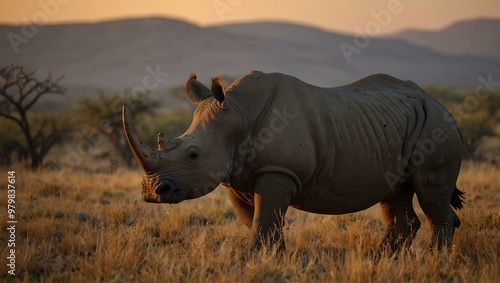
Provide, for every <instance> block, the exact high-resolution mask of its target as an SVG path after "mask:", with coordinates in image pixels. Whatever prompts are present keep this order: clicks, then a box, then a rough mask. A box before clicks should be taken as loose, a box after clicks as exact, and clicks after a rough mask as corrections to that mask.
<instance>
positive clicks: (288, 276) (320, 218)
mask: <svg viewBox="0 0 500 283" xmlns="http://www.w3.org/2000/svg"><path fill="white" fill-rule="evenodd" d="M9 169H10V168H9ZM16 178H17V192H16V216H17V220H18V223H17V226H16V276H15V277H14V276H11V275H9V274H8V273H7V271H8V267H7V265H6V264H1V265H0V281H2V282H5V281H8V282H200V281H202V282H345V281H349V282H388V281H390V282H500V208H499V205H498V204H499V203H500V168H499V167H495V166H493V165H489V164H484V163H465V164H464V165H463V169H462V172H461V174H460V177H459V181H458V187H459V188H460V189H462V190H464V191H465V192H466V197H467V199H466V202H467V203H466V205H465V206H464V209H463V210H461V211H458V215H459V216H460V218H461V219H462V226H461V227H460V228H459V229H457V232H456V237H455V241H454V248H453V250H452V251H450V252H445V253H437V252H431V251H430V250H429V249H428V246H429V237H430V229H429V227H428V225H427V224H428V223H427V221H426V220H425V216H424V215H423V213H422V211H421V210H419V209H417V214H418V215H419V217H420V219H421V220H422V229H420V231H419V233H418V235H417V238H416V239H415V241H414V243H413V245H412V247H411V248H410V249H409V250H408V251H402V252H401V253H399V254H397V255H396V256H389V255H382V256H380V257H377V258H375V256H373V255H372V254H371V250H372V249H374V248H375V247H376V246H377V244H378V242H379V241H380V239H381V237H382V234H383V231H384V228H385V227H384V224H383V222H382V216H381V213H380V211H379V208H378V207H377V206H375V207H372V208H370V209H367V210H365V211H362V212H359V213H356V214H349V215H340V216H324V215H315V214H310V213H305V212H300V211H298V210H294V209H290V210H289V211H288V213H287V218H286V223H287V225H286V231H285V240H286V243H287V250H286V251H285V252H284V253H283V254H282V255H276V251H265V250H263V251H260V252H256V253H251V252H249V251H248V249H247V246H246V245H247V243H248V238H247V235H248V231H247V229H246V227H245V226H244V225H243V224H242V223H241V222H240V220H239V219H237V217H236V215H235V212H234V209H233V208H232V206H231V204H230V202H229V200H228V198H227V197H226V195H225V191H224V190H223V189H217V190H215V191H214V192H213V193H211V194H209V195H208V196H205V197H203V198H200V199H197V200H191V201H185V202H183V203H181V204H178V205H166V204H148V203H145V202H143V201H142V200H141V196H140V183H141V172H139V171H127V170H120V171H118V172H116V173H115V174H112V175H111V174H105V173H94V174H91V173H87V172H57V171H56V172H52V171H35V172H32V171H28V170H26V169H22V168H19V169H18V170H16ZM4 179H5V180H6V179H7V176H6V174H5V178H4ZM4 184H6V181H5V182H4ZM4 184H2V186H5V185H4ZM2 191H3V192H5V191H6V190H5V189H4V190H2ZM6 202H7V197H6V194H5V193H3V194H2V198H1V199H0V203H1V204H2V207H5V206H6ZM415 204H416V206H418V204H417V202H416V201H415ZM2 215H4V214H2ZM4 219H5V218H4ZM0 226H1V229H2V231H6V229H7V223H6V220H5V221H2V222H1V223H0ZM1 237H2V241H1V242H2V243H3V244H2V247H1V258H3V259H4V260H3V262H5V259H6V257H7V255H8V248H7V244H6V243H7V240H8V235H7V233H5V232H4V233H2V236H1Z"/></svg>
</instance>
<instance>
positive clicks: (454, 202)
mask: <svg viewBox="0 0 500 283" xmlns="http://www.w3.org/2000/svg"><path fill="white" fill-rule="evenodd" d="M464 198H465V197H464V192H462V191H461V190H459V189H458V188H457V187H455V189H454V190H453V194H452V195H451V200H450V204H451V206H452V207H453V208H454V209H462V208H463V207H464V203H465V202H464V201H463V200H464Z"/></svg>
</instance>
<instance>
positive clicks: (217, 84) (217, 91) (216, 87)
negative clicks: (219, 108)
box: [210, 77, 226, 104]
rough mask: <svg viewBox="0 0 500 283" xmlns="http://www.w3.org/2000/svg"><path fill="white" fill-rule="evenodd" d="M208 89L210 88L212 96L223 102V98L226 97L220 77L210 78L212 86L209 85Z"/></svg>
mask: <svg viewBox="0 0 500 283" xmlns="http://www.w3.org/2000/svg"><path fill="white" fill-rule="evenodd" d="M210 89H211V90H212V95H213V96H214V98H215V99H216V100H217V101H219V103H221V104H222V102H224V98H225V97H226V89H225V88H224V83H223V82H222V78H221V77H216V78H212V86H211V87H210Z"/></svg>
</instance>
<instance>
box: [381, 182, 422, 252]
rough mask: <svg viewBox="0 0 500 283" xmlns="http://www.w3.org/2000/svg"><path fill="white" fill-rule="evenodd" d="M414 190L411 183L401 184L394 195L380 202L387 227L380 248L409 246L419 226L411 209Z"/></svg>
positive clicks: (395, 248) (393, 248) (391, 248)
mask: <svg viewBox="0 0 500 283" xmlns="http://www.w3.org/2000/svg"><path fill="white" fill-rule="evenodd" d="M413 195H414V191H413V187H412V186H411V184H408V183H407V184H403V185H401V186H400V188H399V192H398V193H397V195H396V196H394V197H391V198H388V199H385V200H383V201H382V202H380V207H381V208H382V213H383V214H384V218H385V221H386V222H387V229H386V232H385V236H384V239H383V240H382V243H381V248H382V249H385V248H389V249H390V250H392V251H396V250H398V249H400V248H401V247H403V246H404V245H406V246H408V247H409V246H410V245H411V243H412V241H413V238H415V235H416V234H417V231H418V229H419V228H420V220H419V219H418V217H417V215H416V214H415V211H414V210H413V205H412V199H413Z"/></svg>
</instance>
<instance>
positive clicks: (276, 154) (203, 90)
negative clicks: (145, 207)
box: [122, 71, 463, 251]
mask: <svg viewBox="0 0 500 283" xmlns="http://www.w3.org/2000/svg"><path fill="white" fill-rule="evenodd" d="M186 95H187V98H188V99H189V100H190V101H191V102H192V103H194V104H196V105H197V106H196V109H195V111H194V115H193V120H192V122H191V125H190V126H189V128H188V129H187V131H186V132H185V133H184V134H182V135H181V136H179V137H177V138H169V137H165V136H164V134H163V133H159V134H158V148H152V147H150V146H148V145H146V144H145V143H144V142H142V141H141V139H140V138H139V137H138V135H137V134H136V133H135V132H134V129H133V127H132V125H131V121H130V118H129V117H128V114H127V108H126V106H125V105H124V107H123V114H122V115H123V116H122V119H123V126H124V130H125V135H126V137H127V140H128V143H129V145H130V148H131V150H132V152H133V154H134V155H135V158H136V159H137V161H138V163H139V164H140V166H141V168H142V170H143V171H144V176H143V181H142V197H143V199H144V200H145V201H146V202H153V203H179V202H181V201H183V200H187V199H195V198H198V197H201V196H203V195H206V194H208V193H210V192H211V191H212V190H214V189H215V188H216V187H217V186H218V185H219V184H222V185H223V186H224V187H225V188H226V190H227V194H228V196H229V199H230V200H231V202H232V204H233V205H234V208H235V211H236V213H237V215H238V216H239V218H241V220H242V221H243V223H244V224H245V225H246V227H248V229H249V232H250V245H251V246H252V247H258V248H260V247H262V246H266V247H276V246H278V248H280V249H281V248H284V240H283V239H284V238H283V226H284V224H285V220H284V216H285V213H286V212H287V209H288V207H290V206H291V207H294V208H296V209H299V210H303V211H307V212H312V213H318V214H329V215H335V214H346V213H353V212H357V211H361V210H364V209H366V208H368V207H370V206H373V205H375V204H377V203H379V204H380V207H381V209H382V212H383V215H384V218H385V222H386V224H387V226H386V227H387V228H386V231H385V235H384V236H383V239H382V241H381V244H380V248H383V249H389V250H392V251H395V250H399V249H400V248H401V247H407V246H409V245H411V242H412V240H413V239H414V237H415V235H416V233H417V231H418V230H419V228H420V221H419V219H418V217H417V215H416V214H415V211H414V209H413V205H412V199H413V196H414V195H415V194H416V196H417V198H418V202H419V204H420V206H421V208H422V210H423V211H424V213H425V215H426V217H427V218H428V220H429V223H430V225H431V227H432V231H433V246H435V245H436V244H437V246H438V248H439V249H442V248H449V247H450V246H451V245H452V240H453V235H454V231H455V228H457V227H459V226H460V219H459V218H458V216H457V214H456V213H455V212H454V210H453V208H455V209H460V208H462V207H463V192H462V191H460V190H459V189H458V188H457V187H456V181H457V177H458V174H459V171H460V166H461V162H462V137H461V133H460V131H459V129H458V127H457V125H456V123H455V121H454V120H453V118H452V117H451V115H450V113H449V112H448V111H447V110H446V109H445V108H444V107H443V106H442V105H441V104H440V103H438V102H437V101H436V100H435V99H433V98H432V97H430V96H429V95H427V94H426V93H425V92H424V91H423V90H422V89H421V88H420V87H418V85H417V84H415V83H414V82H412V81H402V80H399V79H396V78H394V77H392V76H389V75H384V74H375V75H371V76H368V77H365V78H362V79H360V80H358V81H355V82H353V83H351V84H348V85H344V86H339V87H333V88H323V87H318V86H314V85H311V84H308V83H305V82H303V81H301V80H299V79H297V78H295V77H293V76H289V75H285V74H281V73H262V72H259V71H252V72H251V73H249V74H248V75H245V76H242V77H240V78H238V79H237V80H235V81H234V82H233V83H232V84H231V85H230V86H229V87H227V88H225V87H224V84H223V82H222V80H221V78H220V77H217V78H213V79H212V83H211V87H210V89H209V88H208V87H206V86H205V85H203V84H202V83H201V82H199V81H197V77H196V75H195V74H191V75H190V77H189V79H188V81H187V83H186Z"/></svg>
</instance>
